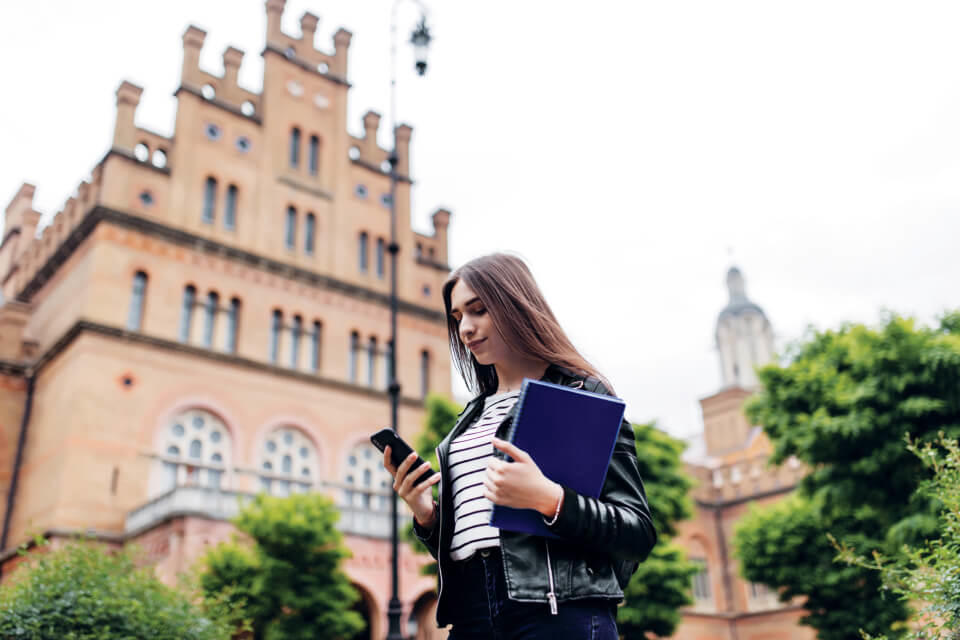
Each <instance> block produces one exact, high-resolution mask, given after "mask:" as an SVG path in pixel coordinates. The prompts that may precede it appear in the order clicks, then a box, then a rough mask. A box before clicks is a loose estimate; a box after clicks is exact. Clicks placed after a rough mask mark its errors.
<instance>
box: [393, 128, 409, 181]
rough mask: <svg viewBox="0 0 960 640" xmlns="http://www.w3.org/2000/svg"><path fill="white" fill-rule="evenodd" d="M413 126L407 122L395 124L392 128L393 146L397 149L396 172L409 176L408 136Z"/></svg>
mask: <svg viewBox="0 0 960 640" xmlns="http://www.w3.org/2000/svg"><path fill="white" fill-rule="evenodd" d="M412 135H413V127H411V126H410V125H408V124H400V125H397V128H396V129H394V130H393V139H394V148H395V149H396V150H397V174H398V175H401V176H407V177H409V176H410V137H411V136H412Z"/></svg>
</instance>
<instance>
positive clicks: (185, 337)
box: [180, 284, 197, 342]
mask: <svg viewBox="0 0 960 640" xmlns="http://www.w3.org/2000/svg"><path fill="white" fill-rule="evenodd" d="M196 301H197V288H196V287H195V286H193V285H192V284H188V285H187V286H186V288H185V289H184V290H183V307H182V308H181V310H180V342H187V341H189V340H190V324H191V322H192V321H193V305H194V303H196Z"/></svg>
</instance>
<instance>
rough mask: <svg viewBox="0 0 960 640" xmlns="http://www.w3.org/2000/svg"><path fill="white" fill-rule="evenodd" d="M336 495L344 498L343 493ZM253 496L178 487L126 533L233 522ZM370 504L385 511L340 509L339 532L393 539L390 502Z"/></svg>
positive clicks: (137, 515)
mask: <svg viewBox="0 0 960 640" xmlns="http://www.w3.org/2000/svg"><path fill="white" fill-rule="evenodd" d="M350 491H351V493H349V494H348V495H355V494H361V495H362V494H364V493H368V494H370V495H371V498H372V497H373V496H377V497H381V496H382V492H379V491H365V490H364V489H360V488H356V487H354V488H351V490H350ZM337 493H339V494H343V492H342V491H338V492H337ZM253 496H254V494H252V493H246V492H241V491H229V490H226V489H218V488H216V487H205V486H200V485H186V486H178V487H174V488H173V489H171V490H169V491H167V492H166V493H163V494H161V495H159V496H157V497H156V498H154V499H152V500H150V501H149V502H147V503H146V504H144V505H141V506H140V507H137V508H136V509H134V510H133V511H131V512H130V513H128V514H127V518H126V523H125V526H124V529H125V530H126V532H127V533H132V532H138V531H143V530H146V529H149V528H150V527H152V526H154V525H156V524H158V523H161V522H163V521H164V520H167V519H169V518H173V517H177V516H199V517H203V518H210V519H213V520H230V519H231V518H233V517H235V516H236V515H237V514H238V513H239V512H240V508H241V506H242V505H243V504H244V503H245V502H249V501H250V500H252V499H253ZM369 502H370V503H371V504H376V505H381V506H382V505H384V504H386V507H387V508H386V509H385V510H378V509H374V508H367V507H363V506H346V505H338V509H339V510H340V520H339V522H338V528H339V529H340V530H341V531H342V532H343V533H345V534H351V535H360V536H368V537H372V538H389V537H390V510H389V504H390V503H389V501H388V500H379V499H377V500H373V499H371V500H369ZM405 511H406V510H405V509H403V506H402V505H401V509H400V513H399V514H398V518H397V519H398V521H399V526H400V528H401V530H403V528H405V527H406V526H407V525H408V524H409V523H410V522H411V520H412V516H411V515H410V514H409V513H405Z"/></svg>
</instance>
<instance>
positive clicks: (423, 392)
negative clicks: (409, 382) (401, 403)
mask: <svg viewBox="0 0 960 640" xmlns="http://www.w3.org/2000/svg"><path fill="white" fill-rule="evenodd" d="M429 391H430V352H429V351H427V350H426V349H424V350H423V351H421V352H420V397H421V398H426V397H427V393H428V392H429Z"/></svg>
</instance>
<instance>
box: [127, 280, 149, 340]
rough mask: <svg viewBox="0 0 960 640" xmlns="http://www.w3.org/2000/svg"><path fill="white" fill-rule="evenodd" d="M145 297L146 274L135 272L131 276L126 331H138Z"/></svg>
mask: <svg viewBox="0 0 960 640" xmlns="http://www.w3.org/2000/svg"><path fill="white" fill-rule="evenodd" d="M146 295H147V274H146V273H144V272H143V271H137V273H136V275H134V276H133V295H132V296H131V298H130V313H129V314H127V329H128V330H130V331H140V323H141V321H142V320H143V301H144V299H145V298H146Z"/></svg>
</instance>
